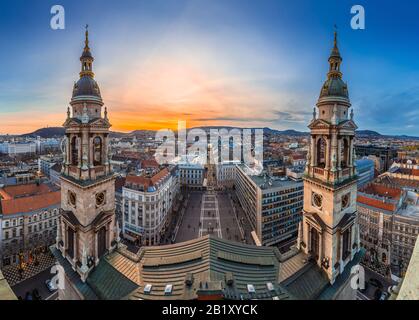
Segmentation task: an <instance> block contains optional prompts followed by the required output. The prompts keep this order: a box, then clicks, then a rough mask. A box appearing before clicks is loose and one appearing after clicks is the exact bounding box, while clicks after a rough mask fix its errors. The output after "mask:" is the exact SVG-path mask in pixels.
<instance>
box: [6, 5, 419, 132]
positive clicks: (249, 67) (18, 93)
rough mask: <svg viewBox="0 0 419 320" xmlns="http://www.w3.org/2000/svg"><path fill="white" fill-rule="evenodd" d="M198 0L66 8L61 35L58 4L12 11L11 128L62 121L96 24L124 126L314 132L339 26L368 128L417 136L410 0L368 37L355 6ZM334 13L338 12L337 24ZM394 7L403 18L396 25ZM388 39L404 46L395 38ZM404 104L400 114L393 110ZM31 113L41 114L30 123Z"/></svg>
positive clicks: (378, 15)
mask: <svg viewBox="0 0 419 320" xmlns="http://www.w3.org/2000/svg"><path fill="white" fill-rule="evenodd" d="M199 2H200V1H194V2H191V1H180V2H179V1H177V2H176V3H174V2H173V3H172V2H164V1H163V2H160V1H157V2H156V3H153V4H151V3H146V2H132V1H126V2H124V5H123V6H119V7H118V8H115V7H114V6H113V5H111V4H103V5H102V4H101V9H100V14H95V15H93V14H90V12H92V10H93V9H92V8H93V7H94V6H95V2H94V1H92V2H89V3H88V4H87V5H86V8H85V10H84V11H78V12H77V13H76V12H75V8H76V7H77V6H78V5H79V2H77V1H76V2H68V1H64V2H63V3H62V5H63V6H64V8H65V9H66V29H65V30H56V31H54V30H52V29H51V28H50V26H49V20H50V17H51V15H50V13H49V10H50V7H51V4H50V3H44V4H42V5H40V6H33V7H32V6H31V5H27V4H26V3H24V2H17V3H15V4H8V5H7V8H3V9H5V10H2V12H9V14H8V16H3V15H4V13H3V14H2V21H3V24H4V28H3V30H2V31H1V32H0V33H1V35H2V36H3V38H6V40H10V42H11V44H10V45H11V48H10V49H9V50H6V51H4V52H2V53H1V54H0V55H1V57H2V60H3V61H11V59H12V57H13V59H14V60H16V61H18V63H10V64H9V63H5V66H4V71H5V72H4V74H3V75H1V76H0V87H1V88H2V89H3V90H2V94H1V102H0V112H1V113H2V127H1V129H0V133H2V134H3V133H10V134H19V133H28V132H31V131H33V130H36V129H39V128H42V127H46V126H50V127H52V126H61V125H62V118H63V114H62V110H63V107H66V106H67V105H68V101H69V99H70V97H69V93H68V87H70V86H71V85H72V83H73V82H74V81H77V78H78V77H77V73H78V70H79V67H78V65H77V63H78V61H75V60H74V59H73V58H72V57H74V55H76V54H79V52H80V50H81V45H82V44H81V41H80V39H81V38H82V36H83V32H84V30H83V26H84V24H85V23H89V25H90V38H91V47H92V53H93V55H94V56H95V57H96V58H97V60H96V61H95V66H94V68H95V69H94V71H95V72H96V73H97V74H98V75H99V76H98V77H97V78H96V80H97V81H98V83H99V86H100V87H101V89H102V91H103V92H104V99H105V101H106V102H107V106H108V109H109V112H110V114H111V117H112V119H113V121H112V124H113V128H112V129H113V131H123V132H128V131H132V130H135V129H160V128H165V127H169V128H175V127H176V126H177V122H178V120H186V121H187V125H188V127H196V126H210V125H216V126H238V127H270V128H273V129H278V130H285V129H296V130H300V131H307V128H306V123H307V122H308V120H309V119H310V118H311V116H312V108H313V106H314V104H315V102H316V100H317V98H318V94H319V87H320V85H321V84H322V83H323V81H324V80H325V78H326V73H325V71H324V70H325V68H326V67H327V59H326V58H325V57H327V56H328V54H329V53H330V50H331V47H332V44H333V42H332V41H333V25H334V24H337V25H338V31H339V46H340V48H341V52H342V56H343V64H342V71H343V74H344V78H345V80H346V81H347V83H348V87H349V92H350V94H351V97H352V104H353V107H354V110H355V119H357V122H358V123H359V127H360V129H369V130H375V131H378V132H380V133H382V134H406V135H415V133H416V132H417V128H416V127H415V123H417V121H418V113H417V111H416V110H415V108H414V106H415V103H417V101H418V99H419V90H418V88H417V86H415V85H414V83H416V82H417V79H418V77H419V75H418V72H417V71H415V70H417V64H418V62H417V61H418V59H415V57H416V56H417V54H418V52H419V50H418V46H417V44H416V43H415V42H414V41H412V40H411V39H413V38H412V32H413V30H414V27H415V24H417V22H414V21H413V19H410V18H412V17H411V16H410V13H409V12H406V11H404V10H403V3H402V4H400V5H399V6H397V7H395V8H394V10H392V11H389V10H383V9H382V8H381V9H379V8H377V7H375V5H374V4H368V5H366V6H365V10H366V15H367V25H366V30H358V31H355V30H352V29H351V28H350V19H351V17H352V16H351V14H350V8H351V6H352V5H353V4H351V3H350V2H348V1H342V2H340V3H339V5H338V4H336V3H332V2H330V1H327V3H326V2H324V3H322V4H316V3H314V2H313V1H298V3H297V4H294V5H291V4H289V3H288V4H286V3H284V2H272V1H262V2H261V4H259V3H258V5H256V4H254V3H253V2H251V1H247V2H244V3H243V2H241V4H242V3H243V4H242V5H241V6H238V5H237V3H236V1H222V2H221V1H214V2H212V3H211V4H209V5H208V4H207V5H206V6H205V9H204V8H203V7H202V6H200V5H199ZM380 5H381V6H383V5H384V6H385V7H386V6H390V3H387V2H380ZM2 6H5V5H2ZM325 6H328V7H329V8H330V10H333V12H334V15H331V16H330V17H328V16H327V15H326V14H325V13H324V12H326V11H324V8H325ZM17 12H19V15H21V16H23V17H25V20H27V21H25V22H26V23H25V26H24V27H23V26H21V25H20V24H19V21H17V20H16V19H14V17H13V16H14V13H16V14H17ZM389 12H392V13H393V15H394V17H396V19H397V20H398V22H399V23H398V24H397V25H394V26H391V28H390V27H386V23H387V22H386V21H387V20H388V19H389V18H390V16H389V15H390V13H389ZM10 13H11V14H10ZM9 16H10V17H9ZM12 18H13V21H12ZM109 19H112V22H113V23H112V24H109V23H108V22H107V21H109ZM307 30H310V32H307ZM389 34H393V35H394V37H396V36H397V40H394V41H393V42H392V43H389V42H388V40H384V39H386V38H385V37H387V36H388V35H389ZM12 40H14V41H12ZM16 40H18V41H16ZM220 48H221V49H220ZM377 57H378V58H377ZM320 61H322V63H320ZM396 73H397V74H398V77H397V78H395V77H393V76H391V75H392V74H396ZM380 79H388V80H386V81H380ZM395 107H397V110H398V111H399V112H397V113H395V114H394V113H391V112H392V110H394V108H395ZM28 110H31V112H36V114H37V115H38V116H37V117H27V116H26V113H27V112H28ZM389 114H391V117H390V116H389Z"/></svg>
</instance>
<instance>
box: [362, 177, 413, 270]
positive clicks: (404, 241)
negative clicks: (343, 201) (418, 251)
mask: <svg viewBox="0 0 419 320" xmlns="http://www.w3.org/2000/svg"><path fill="white" fill-rule="evenodd" d="M418 199H419V197H418V194H417V193H415V192H412V191H406V190H403V189H401V188H397V187H389V186H386V185H383V184H380V183H377V182H374V183H370V184H368V185H367V186H365V187H364V188H362V189H360V190H359V191H358V199H357V202H358V213H359V226H360V238H361V245H362V246H363V247H364V248H365V249H366V252H367V256H368V259H367V260H366V261H365V263H366V264H368V265H371V267H372V268H375V269H377V271H378V272H380V273H382V274H383V275H384V276H390V275H391V274H394V275H396V276H399V277H400V276H402V275H403V273H404V272H405V271H406V268H407V265H408V263H409V260H410V257H411V255H412V252H413V248H414V244H415V242H416V238H417V237H418V235H419V200H418ZM380 266H381V267H380ZM390 272H391V274H390Z"/></svg>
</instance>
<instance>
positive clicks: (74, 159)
mask: <svg viewBox="0 0 419 320" xmlns="http://www.w3.org/2000/svg"><path fill="white" fill-rule="evenodd" d="M71 164H72V165H73V166H77V165H78V164H79V141H78V139H77V137H73V138H72V139H71Z"/></svg>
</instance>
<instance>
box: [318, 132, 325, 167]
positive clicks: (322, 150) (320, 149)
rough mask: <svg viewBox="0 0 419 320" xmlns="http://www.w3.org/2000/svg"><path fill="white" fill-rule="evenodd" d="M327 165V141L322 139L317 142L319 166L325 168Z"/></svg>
mask: <svg viewBox="0 0 419 320" xmlns="http://www.w3.org/2000/svg"><path fill="white" fill-rule="evenodd" d="M325 164H326V140H325V139H324V138H320V139H319V140H318V141H317V165H318V166H319V167H324V166H325Z"/></svg>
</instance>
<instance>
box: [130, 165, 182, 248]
mask: <svg viewBox="0 0 419 320" xmlns="http://www.w3.org/2000/svg"><path fill="white" fill-rule="evenodd" d="M178 192H179V183H178V176H177V169H176V167H171V168H165V169H163V170H161V171H159V172H158V173H156V174H155V175H153V176H151V177H145V176H127V177H126V182H125V186H124V187H123V188H122V215H123V219H122V220H123V223H122V231H123V234H124V237H125V238H127V239H129V240H132V241H138V242H139V243H141V244H144V245H158V244H160V241H161V239H162V235H163V233H164V231H165V230H166V228H167V222H168V215H169V214H170V212H171V211H172V209H173V206H174V203H175V201H176V196H177V194H178Z"/></svg>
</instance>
